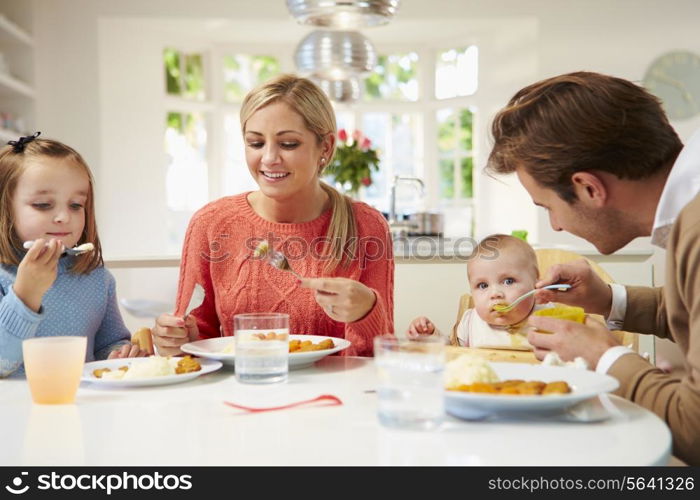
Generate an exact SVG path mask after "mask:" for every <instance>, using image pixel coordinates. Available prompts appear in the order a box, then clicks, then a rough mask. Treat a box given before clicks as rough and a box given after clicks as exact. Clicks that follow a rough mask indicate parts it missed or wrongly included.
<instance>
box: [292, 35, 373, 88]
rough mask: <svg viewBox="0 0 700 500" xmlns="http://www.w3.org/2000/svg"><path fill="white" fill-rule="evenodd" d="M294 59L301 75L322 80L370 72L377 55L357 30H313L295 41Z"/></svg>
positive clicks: (370, 44) (370, 43)
mask: <svg viewBox="0 0 700 500" xmlns="http://www.w3.org/2000/svg"><path fill="white" fill-rule="evenodd" d="M294 59H295V61H296V65H297V68H298V69H299V71H300V72H302V73H309V74H312V75H315V76H317V77H319V78H321V79H323V80H344V79H347V78H350V77H354V76H357V75H358V74H361V73H367V72H370V71H372V69H373V68H374V66H375V65H376V64H377V52H376V51H375V49H374V45H372V42H370V41H369V39H368V38H367V37H365V36H364V35H362V33H359V32H357V31H323V30H316V31H312V32H311V33H309V34H308V35H307V36H306V37H305V38H304V39H303V40H302V41H301V42H299V45H298V46H297V49H296V54H295V56H294Z"/></svg>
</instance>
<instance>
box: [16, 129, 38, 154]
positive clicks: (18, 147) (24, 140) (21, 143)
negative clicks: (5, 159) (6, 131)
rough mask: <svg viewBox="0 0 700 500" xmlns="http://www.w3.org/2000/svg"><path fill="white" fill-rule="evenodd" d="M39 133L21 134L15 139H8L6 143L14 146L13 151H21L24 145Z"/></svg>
mask: <svg viewBox="0 0 700 500" xmlns="http://www.w3.org/2000/svg"><path fill="white" fill-rule="evenodd" d="M40 134H41V132H36V133H35V134H33V135H26V136H22V137H20V138H19V139H18V140H16V141H8V144H9V145H10V146H12V147H13V148H14V151H15V153H21V152H23V151H24V146H26V145H27V144H29V143H30V142H32V141H33V140H34V139H36V138H37V137H39V135H40Z"/></svg>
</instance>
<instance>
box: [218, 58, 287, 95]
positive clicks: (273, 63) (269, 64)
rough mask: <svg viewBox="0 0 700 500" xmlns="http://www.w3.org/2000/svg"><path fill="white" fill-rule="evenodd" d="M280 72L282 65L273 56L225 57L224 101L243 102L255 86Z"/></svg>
mask: <svg viewBox="0 0 700 500" xmlns="http://www.w3.org/2000/svg"><path fill="white" fill-rule="evenodd" d="M280 71H281V67H280V63H279V61H278V60H277V58H276V57H273V56H249V55H244V54H236V55H228V56H225V57H224V99H226V101H227V102H241V101H242V100H243V98H244V97H245V95H246V94H247V93H248V92H249V91H251V90H252V89H253V88H254V87H255V86H257V85H258V84H260V83H263V82H265V81H267V80H269V79H270V78H272V77H273V76H275V75H277V74H279V73H280Z"/></svg>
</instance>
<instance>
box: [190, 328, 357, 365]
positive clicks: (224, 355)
mask: <svg viewBox="0 0 700 500" xmlns="http://www.w3.org/2000/svg"><path fill="white" fill-rule="evenodd" d="M295 339H298V340H310V341H311V342H313V343H314V344H318V343H319V342H321V341H322V340H326V339H332V340H333V344H335V347H334V348H333V349H324V350H322V351H308V352H290V353H289V369H290V370H293V369H296V368H304V367H306V366H311V365H312V364H314V363H315V362H316V361H318V360H320V359H322V358H325V357H326V356H328V355H329V354H333V353H334V352H338V351H342V350H343V349H347V348H348V347H350V345H351V344H352V342H350V341H349V340H345V339H339V338H337V337H324V336H322V335H290V336H289V340H295ZM232 344H233V337H216V338H213V339H204V340H197V341H195V342H190V343H188V344H185V345H183V346H182V347H181V348H180V349H182V350H183V351H184V352H186V353H188V354H193V355H195V356H201V357H203V358H209V359H215V360H218V361H221V362H222V363H223V364H225V365H230V366H233V365H234V359H235V357H236V356H235V354H234V353H233V352H222V351H223V350H224V349H225V348H226V347H228V346H229V345H232Z"/></svg>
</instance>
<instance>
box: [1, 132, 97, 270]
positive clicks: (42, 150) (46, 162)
mask: <svg viewBox="0 0 700 500" xmlns="http://www.w3.org/2000/svg"><path fill="white" fill-rule="evenodd" d="M26 139H29V140H26ZM17 143H19V144H17ZM17 143H15V144H14V145H7V146H5V147H3V148H0V211H1V213H0V262H1V263H3V264H9V265H19V262H20V260H21V258H22V256H21V252H22V251H23V250H22V244H23V243H24V241H29V240H36V239H39V238H43V239H50V238H56V239H59V240H60V241H61V242H62V243H63V244H64V245H65V246H66V247H72V246H74V245H76V244H81V243H88V242H89V243H92V244H93V245H94V247H95V251H93V252H89V253H86V254H84V255H81V256H79V257H76V262H75V264H74V265H73V267H72V270H73V272H75V273H87V272H90V271H92V270H93V269H95V268H96V267H98V266H99V265H101V264H102V251H101V247H100V241H99V238H98V235H97V224H96V222H95V206H94V196H93V178H92V174H91V173H90V169H89V167H88V166H87V163H85V160H83V158H82V156H81V155H80V154H79V153H78V152H77V151H75V150H74V149H73V148H71V147H69V146H67V145H65V144H63V143H61V142H58V141H54V140H51V139H38V138H36V137H33V138H32V137H28V138H22V140H20V141H17Z"/></svg>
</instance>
